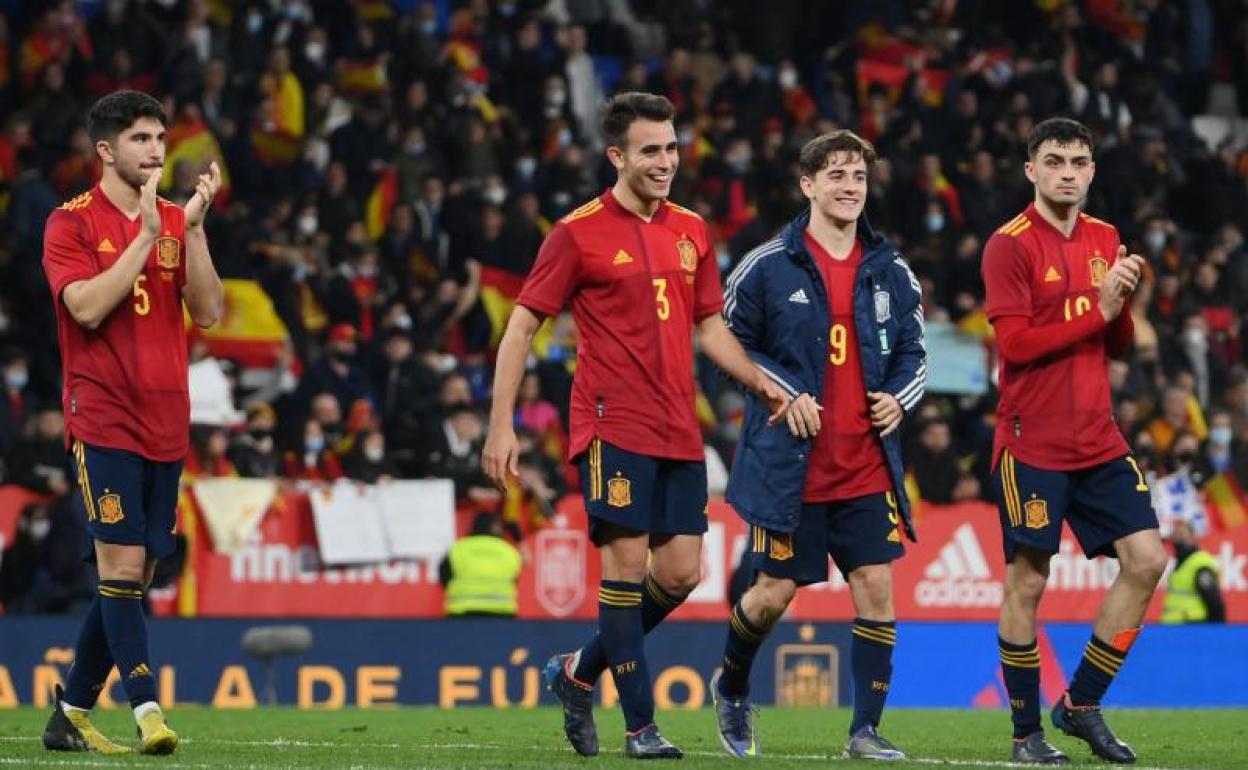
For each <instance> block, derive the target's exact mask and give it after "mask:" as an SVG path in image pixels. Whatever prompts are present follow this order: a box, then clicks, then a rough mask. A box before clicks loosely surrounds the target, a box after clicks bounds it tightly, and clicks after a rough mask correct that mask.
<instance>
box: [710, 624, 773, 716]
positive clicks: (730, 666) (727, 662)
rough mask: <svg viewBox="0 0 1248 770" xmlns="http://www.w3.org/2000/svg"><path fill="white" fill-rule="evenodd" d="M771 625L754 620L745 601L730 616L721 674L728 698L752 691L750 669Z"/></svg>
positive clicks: (724, 692)
mask: <svg viewBox="0 0 1248 770" xmlns="http://www.w3.org/2000/svg"><path fill="white" fill-rule="evenodd" d="M770 632H771V627H770V626H768V627H766V628H763V627H761V626H759V625H756V624H754V623H752V622H750V619H749V618H748V617H746V614H745V610H744V609H742V607H741V602H737V604H736V606H734V607H733V608H732V614H731V615H730V616H729V617H728V641H727V642H726V643H725V644H724V664H723V673H722V674H720V676H719V693H720V695H723V696H725V697H728V698H744V697H745V696H747V695H749V694H750V669H751V668H753V666H754V656H755V655H757V654H758V648H759V647H761V646H762V645H763V642H764V641H766V639H767V634H768V633H770Z"/></svg>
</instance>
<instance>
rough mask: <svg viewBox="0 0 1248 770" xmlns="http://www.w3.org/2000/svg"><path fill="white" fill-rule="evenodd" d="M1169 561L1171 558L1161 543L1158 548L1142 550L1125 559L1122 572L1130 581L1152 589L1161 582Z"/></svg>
mask: <svg viewBox="0 0 1248 770" xmlns="http://www.w3.org/2000/svg"><path fill="white" fill-rule="evenodd" d="M1169 561H1170V557H1169V555H1168V554H1167V553H1166V549H1165V547H1163V546H1162V545H1161V543H1160V541H1159V542H1158V543H1157V545H1156V547H1149V548H1147V549H1142V550H1141V551H1140V552H1138V553H1134V554H1132V555H1131V556H1130V557H1129V558H1127V559H1124V560H1123V561H1122V571H1123V573H1124V575H1125V576H1126V578H1127V579H1128V580H1131V581H1132V582H1135V583H1139V584H1140V585H1147V586H1149V587H1150V588H1152V587H1153V586H1156V585H1157V583H1158V582H1159V581H1160V580H1161V576H1162V575H1163V574H1164V573H1165V571H1166V565H1167V564H1168V563H1169Z"/></svg>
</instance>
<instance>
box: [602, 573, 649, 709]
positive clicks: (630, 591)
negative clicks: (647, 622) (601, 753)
mask: <svg viewBox="0 0 1248 770" xmlns="http://www.w3.org/2000/svg"><path fill="white" fill-rule="evenodd" d="M644 593H645V587H644V586H643V585H642V584H641V583H628V582H625V581H623V580H604V581H602V582H601V583H599V587H598V636H599V638H601V639H602V648H603V650H604V651H605V652H606V655H607V662H608V663H610V665H611V675H612V676H613V677H614V678H615V689H616V690H617V691H618V692H619V695H620V707H621V708H622V709H623V710H624V725H625V729H627V730H628V731H629V732H636V731H637V730H640V729H641V728H643V727H645V726H646V725H649V724H652V723H653V722H654V692H653V691H652V690H651V688H650V671H649V669H647V668H646V651H645V632H644V631H643V630H642V623H641V601H642V599H641V597H642V595H643V594H644Z"/></svg>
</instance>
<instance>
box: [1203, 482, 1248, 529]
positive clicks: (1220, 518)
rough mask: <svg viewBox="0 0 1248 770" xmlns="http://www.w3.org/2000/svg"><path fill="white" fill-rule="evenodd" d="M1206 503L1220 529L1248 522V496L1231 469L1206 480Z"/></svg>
mask: <svg viewBox="0 0 1248 770" xmlns="http://www.w3.org/2000/svg"><path fill="white" fill-rule="evenodd" d="M1204 492H1205V503H1206V508H1207V509H1208V511H1209V518H1210V520H1211V521H1212V523H1213V525H1214V526H1215V527H1218V528H1219V529H1235V528H1237V527H1242V526H1244V524H1248V496H1245V495H1244V488H1243V487H1242V486H1240V484H1239V480H1238V479H1236V478H1235V474H1234V473H1232V472H1231V471H1223V472H1222V473H1219V474H1218V475H1217V476H1214V477H1213V478H1211V479H1209V481H1207V482H1205V486H1204Z"/></svg>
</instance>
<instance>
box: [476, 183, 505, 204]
mask: <svg viewBox="0 0 1248 770" xmlns="http://www.w3.org/2000/svg"><path fill="white" fill-rule="evenodd" d="M481 197H482V198H484V199H485V202H486V203H489V204H490V205H492V206H501V205H503V201H505V200H507V191H506V190H504V189H503V188H501V187H491V188H489V189H487V190H486V191H485V192H483V193H481Z"/></svg>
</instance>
